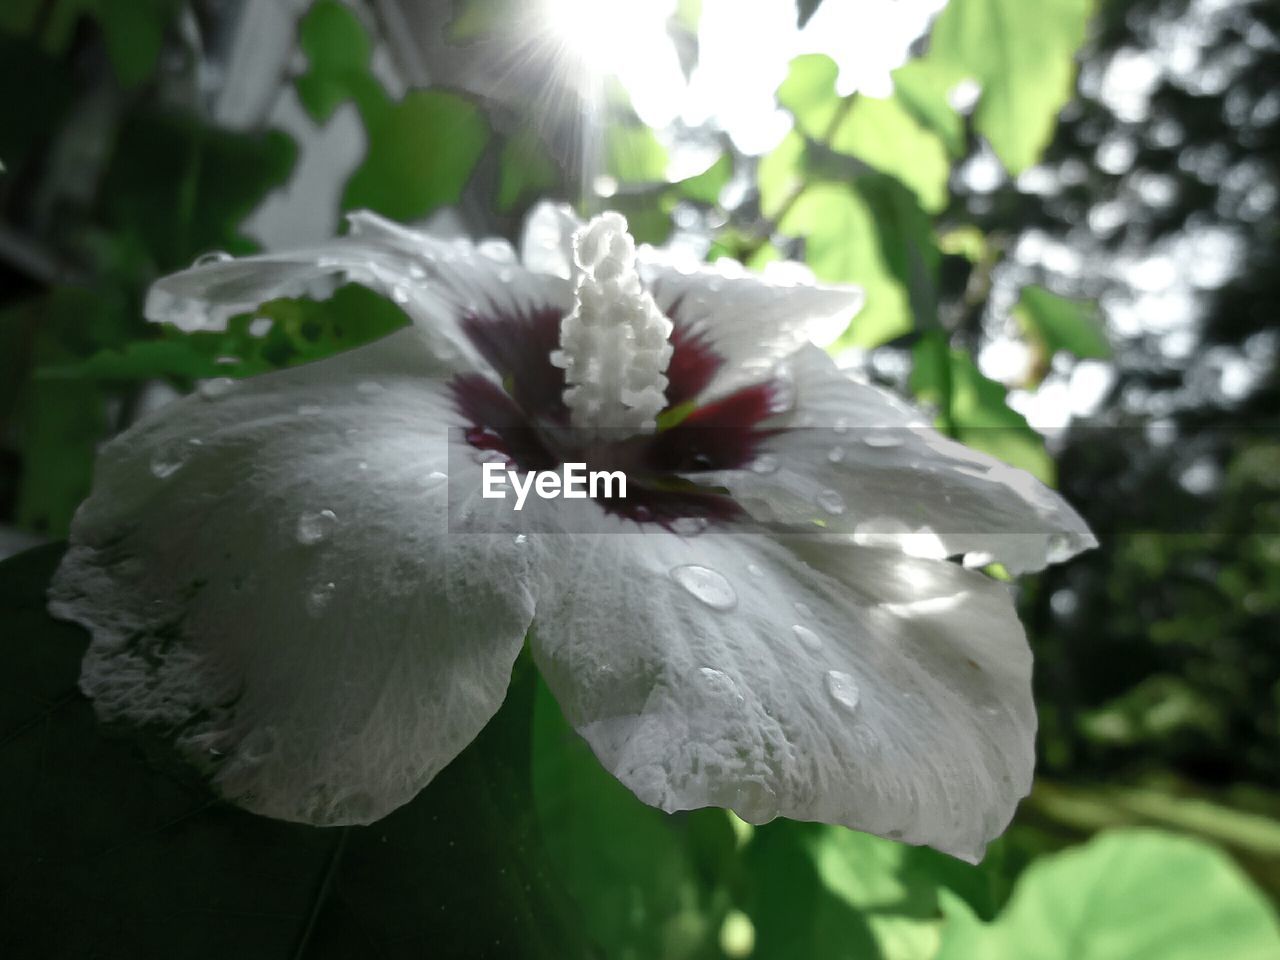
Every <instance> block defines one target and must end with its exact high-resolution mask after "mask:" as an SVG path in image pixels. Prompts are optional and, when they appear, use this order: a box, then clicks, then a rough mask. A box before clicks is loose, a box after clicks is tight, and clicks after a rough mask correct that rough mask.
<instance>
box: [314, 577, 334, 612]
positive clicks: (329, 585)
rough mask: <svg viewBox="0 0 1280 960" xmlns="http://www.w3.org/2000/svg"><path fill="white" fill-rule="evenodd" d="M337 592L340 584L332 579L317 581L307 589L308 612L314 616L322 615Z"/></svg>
mask: <svg viewBox="0 0 1280 960" xmlns="http://www.w3.org/2000/svg"><path fill="white" fill-rule="evenodd" d="M337 592H338V586H337V584H335V583H333V582H332V581H329V582H326V583H317V584H316V585H315V586H314V587H312V588H311V589H310V590H309V591H307V602H306V605H307V613H309V614H310V615H311V616H313V617H319V616H322V615H323V614H324V612H325V610H326V609H327V608H328V606H329V603H330V601H332V600H333V595H334V594H335V593H337Z"/></svg>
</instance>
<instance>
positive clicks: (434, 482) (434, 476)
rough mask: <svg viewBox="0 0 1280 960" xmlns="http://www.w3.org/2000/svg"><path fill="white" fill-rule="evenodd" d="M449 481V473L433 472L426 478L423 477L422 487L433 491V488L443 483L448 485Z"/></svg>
mask: <svg viewBox="0 0 1280 960" xmlns="http://www.w3.org/2000/svg"><path fill="white" fill-rule="evenodd" d="M448 481H449V475H448V474H447V473H441V472H440V471H439V470H432V471H431V472H430V473H428V474H427V475H426V476H425V477H423V479H422V485H423V486H424V487H426V488H428V489H431V488H432V487H438V486H440V485H441V484H442V483H447V482H448Z"/></svg>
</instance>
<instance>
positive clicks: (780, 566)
mask: <svg viewBox="0 0 1280 960" xmlns="http://www.w3.org/2000/svg"><path fill="white" fill-rule="evenodd" d="M617 529H618V530H622V529H623V528H621V527H619V528H617ZM547 539H549V540H552V541H556V544H555V547H554V549H552V548H548V552H547V554H546V555H545V556H544V557H543V558H542V566H543V570H544V576H543V577H542V578H541V579H540V580H539V582H538V609H537V614H536V619H535V627H534V640H533V643H534V654H535V657H536V659H537V661H538V664H539V667H540V669H541V670H542V672H543V676H544V677H545V678H546V680H547V682H548V684H549V685H550V687H551V689H552V691H553V692H554V693H555V694H556V697H557V698H558V699H559V702H560V705H561V707H562V708H563V709H564V711H565V714H566V716H567V717H568V718H569V720H570V722H571V723H572V724H573V725H574V726H575V727H576V729H577V730H578V732H579V733H580V734H581V735H582V736H583V737H584V738H585V739H586V740H587V742H588V743H589V744H590V745H591V747H592V749H593V750H594V751H595V753H596V755H597V757H599V758H600V760H601V762H602V763H603V764H604V765H605V766H606V767H607V768H608V769H609V770H611V771H612V772H613V773H614V774H615V775H616V776H617V777H618V778H619V779H620V780H621V781H622V782H623V783H625V784H626V785H627V786H628V787H629V788H630V789H631V790H632V791H634V792H635V794H636V795H637V796H638V797H639V798H640V799H642V800H644V801H645V802H646V803H650V804H652V805H654V806H657V807H660V808H662V809H663V810H667V811H675V810H686V809H691V808H695V807H701V806H725V807H730V808H732V809H734V810H736V811H737V812H738V813H739V814H740V815H741V816H743V817H744V818H745V819H747V820H750V821H753V822H763V821H766V820H769V819H771V818H772V817H774V816H786V817H791V818H793V819H798V820H816V821H822V822H826V823H837V824H844V825H847V826H850V827H853V828H856V829H859V830H866V831H869V832H872V833H877V834H880V835H883V836H888V837H893V838H900V839H903V840H905V841H907V842H910V843H918V844H930V845H932V846H935V847H937V848H939V849H941V850H945V851H947V852H950V853H953V854H955V855H957V856H961V857H964V858H968V859H976V858H978V857H980V856H981V853H982V850H983V848H984V845H985V844H986V843H987V842H988V841H989V840H990V839H991V838H993V837H995V836H997V835H998V834H999V833H1000V832H1001V831H1002V830H1003V829H1004V827H1005V826H1006V825H1007V823H1008V821H1009V819H1010V817H1011V816H1012V814H1013V810H1014V807H1015V805H1016V803H1017V800H1018V799H1019V798H1020V797H1022V796H1023V795H1025V793H1026V792H1027V790H1028V789H1029V787H1030V781H1031V770H1032V764H1033V756H1034V751H1033V739H1034V730H1035V722H1036V721H1035V711H1034V709H1033V705H1032V701H1031V683H1030V677H1031V654H1030V651H1029V649H1028V647H1027V644H1026V640H1025V637H1024V634H1023V631H1022V627H1021V625H1020V624H1019V622H1018V620H1017V617H1016V615H1015V613H1014V608H1013V603H1012V599H1011V595H1010V593H1009V591H1008V589H1007V588H1006V587H1005V586H1003V585H1001V584H999V583H996V582H994V581H992V580H990V579H989V578H986V577H984V576H982V575H980V574H977V573H974V572H972V571H968V570H964V569H962V568H960V567H958V566H956V565H954V564H950V563H941V562H935V561H927V560H921V559H917V558H912V557H908V556H904V555H902V554H901V553H898V552H896V551H891V550H885V549H874V548H862V547H857V546H853V545H851V544H848V543H837V542H830V541H829V540H826V539H825V538H824V539H818V538H794V539H795V542H794V543H786V544H784V543H781V542H778V541H776V540H771V539H768V538H765V537H761V536H757V535H742V536H724V535H717V534H702V535H701V536H697V537H692V538H689V539H682V538H680V537H677V536H673V535H668V534H653V535H640V534H626V533H622V532H615V533H613V534H612V535H609V534H605V535H599V536H595V537H568V536H562V537H549V538H547Z"/></svg>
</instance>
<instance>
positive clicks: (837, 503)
mask: <svg viewBox="0 0 1280 960" xmlns="http://www.w3.org/2000/svg"><path fill="white" fill-rule="evenodd" d="M815 502H816V503H817V504H818V506H820V507H821V508H822V509H823V510H825V511H827V513H830V514H832V515H835V516H838V515H840V514H842V513H844V497H842V496H840V494H838V493H836V491H834V490H823V491H822V492H821V493H820V494H818V497H817V500H816V501H815Z"/></svg>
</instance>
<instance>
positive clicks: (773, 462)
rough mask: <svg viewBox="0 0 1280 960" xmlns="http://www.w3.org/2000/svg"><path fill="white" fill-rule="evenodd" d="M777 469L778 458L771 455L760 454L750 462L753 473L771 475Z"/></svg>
mask: <svg viewBox="0 0 1280 960" xmlns="http://www.w3.org/2000/svg"><path fill="white" fill-rule="evenodd" d="M777 469H778V458H777V457H775V456H774V455H773V454H771V453H762V454H760V456H758V457H756V458H755V459H754V460H752V461H751V470H752V471H753V472H754V473H773V471H775V470H777Z"/></svg>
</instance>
